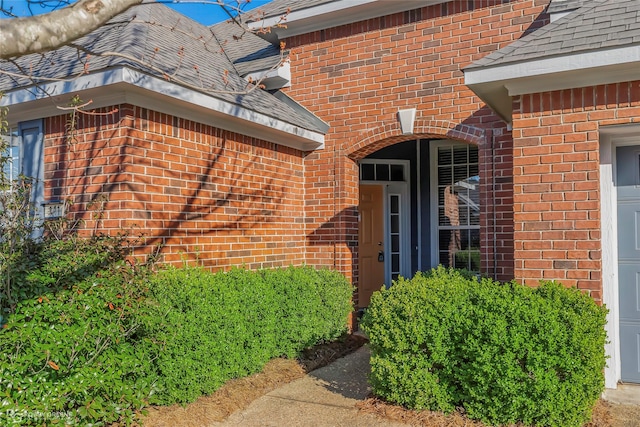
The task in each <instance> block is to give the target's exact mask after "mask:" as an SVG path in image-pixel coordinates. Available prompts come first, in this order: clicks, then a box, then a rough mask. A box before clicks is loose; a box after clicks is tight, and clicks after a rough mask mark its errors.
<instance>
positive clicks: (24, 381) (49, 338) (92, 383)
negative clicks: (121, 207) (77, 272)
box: [0, 263, 154, 425]
mask: <svg viewBox="0 0 640 427" xmlns="http://www.w3.org/2000/svg"><path fill="white" fill-rule="evenodd" d="M133 277H134V275H133V274H132V272H131V270H130V268H129V267H127V266H126V265H125V264H124V263H121V264H117V265H115V266H113V267H112V268H110V269H109V270H102V271H99V272H97V273H95V274H93V275H91V276H90V277H87V278H86V279H85V280H83V281H81V282H78V283H76V284H74V285H70V286H69V288H67V289H61V290H59V291H57V292H47V293H44V294H42V295H41V296H39V297H38V298H33V299H26V300H23V301H21V302H19V303H18V304H17V307H16V310H15V312H14V313H13V314H12V315H11V316H9V318H8V323H7V324H6V325H5V328H4V330H3V331H2V332H0V353H2V354H3V355H4V356H3V360H2V361H1V362H0V390H2V392H1V393H2V394H0V399H1V400H0V411H1V412H0V418H1V419H3V421H6V422H8V423H13V424H14V425H27V424H29V425H42V424H50V423H54V422H56V421H57V422H59V423H60V424H65V423H67V424H79V425H98V424H94V423H104V422H112V421H117V420H118V419H120V418H124V419H127V418H128V419H131V417H132V415H133V411H134V410H135V409H138V408H141V407H142V406H144V404H145V403H146V401H147V398H148V396H149V395H150V393H151V392H152V390H153V387H152V381H153V379H154V378H153V376H152V375H150V373H152V372H153V369H152V368H151V366H150V360H151V359H150V357H149V356H150V355H149V354H148V351H147V350H148V349H149V348H150V347H149V346H148V345H147V343H146V341H145V340H144V339H142V338H140V337H138V336H136V331H137V329H138V327H139V324H138V323H137V322H138V316H137V313H138V312H139V311H140V306H141V297H142V296H143V294H144V292H143V290H141V289H139V287H138V286H137V285H136V280H132V278H133ZM134 314H135V315H134ZM2 413H4V416H3V414H2ZM51 414H55V416H54V415H51Z"/></svg>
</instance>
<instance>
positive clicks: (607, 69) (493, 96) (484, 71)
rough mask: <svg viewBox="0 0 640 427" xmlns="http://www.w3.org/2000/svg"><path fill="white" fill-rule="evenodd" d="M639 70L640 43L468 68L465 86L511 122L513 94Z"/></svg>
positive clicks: (611, 79)
mask: <svg viewBox="0 0 640 427" xmlns="http://www.w3.org/2000/svg"><path fill="white" fill-rule="evenodd" d="M639 69H640V45H635V46H625V47H621V48H614V49H599V50H592V51H588V52H582V53H576V54H572V55H561V56H554V57H547V58H536V59H533V60H530V61H520V62H515V63H506V64H498V65H495V66H491V65H489V66H480V67H467V68H466V69H465V70H464V77H465V85H467V86H468V87H469V88H470V89H471V90H472V91H473V92H474V93H476V95H478V97H480V98H481V99H482V100H483V101H484V102H485V103H486V104H487V105H488V106H489V107H491V108H492V109H493V110H494V111H495V112H496V113H497V114H499V115H500V116H501V117H502V118H503V119H505V120H506V121H507V123H510V122H511V105H512V103H511V99H512V97H513V96H518V95H523V94H528V93H539V92H548V91H554V90H562V89H575V88H581V87H588V86H594V85H601V84H612V83H620V82H626V81H634V80H638V79H639V78H640V75H639V74H638V70H639Z"/></svg>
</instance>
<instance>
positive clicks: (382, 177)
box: [376, 164, 389, 181]
mask: <svg viewBox="0 0 640 427" xmlns="http://www.w3.org/2000/svg"><path fill="white" fill-rule="evenodd" d="M376 181H389V165H386V164H378V165H376Z"/></svg>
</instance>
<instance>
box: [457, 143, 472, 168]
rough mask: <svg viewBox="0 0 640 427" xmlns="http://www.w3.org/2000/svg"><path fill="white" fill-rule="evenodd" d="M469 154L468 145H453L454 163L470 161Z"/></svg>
mask: <svg viewBox="0 0 640 427" xmlns="http://www.w3.org/2000/svg"><path fill="white" fill-rule="evenodd" d="M468 154H469V152H468V151H467V147H466V146H458V147H453V163H454V164H456V165H460V164H466V163H469V156H468Z"/></svg>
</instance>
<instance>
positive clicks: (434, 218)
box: [429, 139, 482, 267]
mask: <svg viewBox="0 0 640 427" xmlns="http://www.w3.org/2000/svg"><path fill="white" fill-rule="evenodd" d="M456 145H459V146H466V145H469V144H466V143H464V142H460V141H453V140H449V139H446V140H437V141H431V143H430V144H429V173H430V175H429V181H430V182H429V187H430V188H429V193H430V194H429V197H430V200H429V204H430V214H431V218H430V221H429V222H430V226H431V267H437V266H438V265H439V264H440V250H439V247H438V237H439V236H438V148H440V147H451V146H456ZM478 166H479V165H478ZM480 209H482V206H480ZM480 227H481V226H480V225H478V226H473V227H470V226H465V227H463V228H461V229H469V228H472V229H474V230H475V229H476V228H477V229H480Z"/></svg>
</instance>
